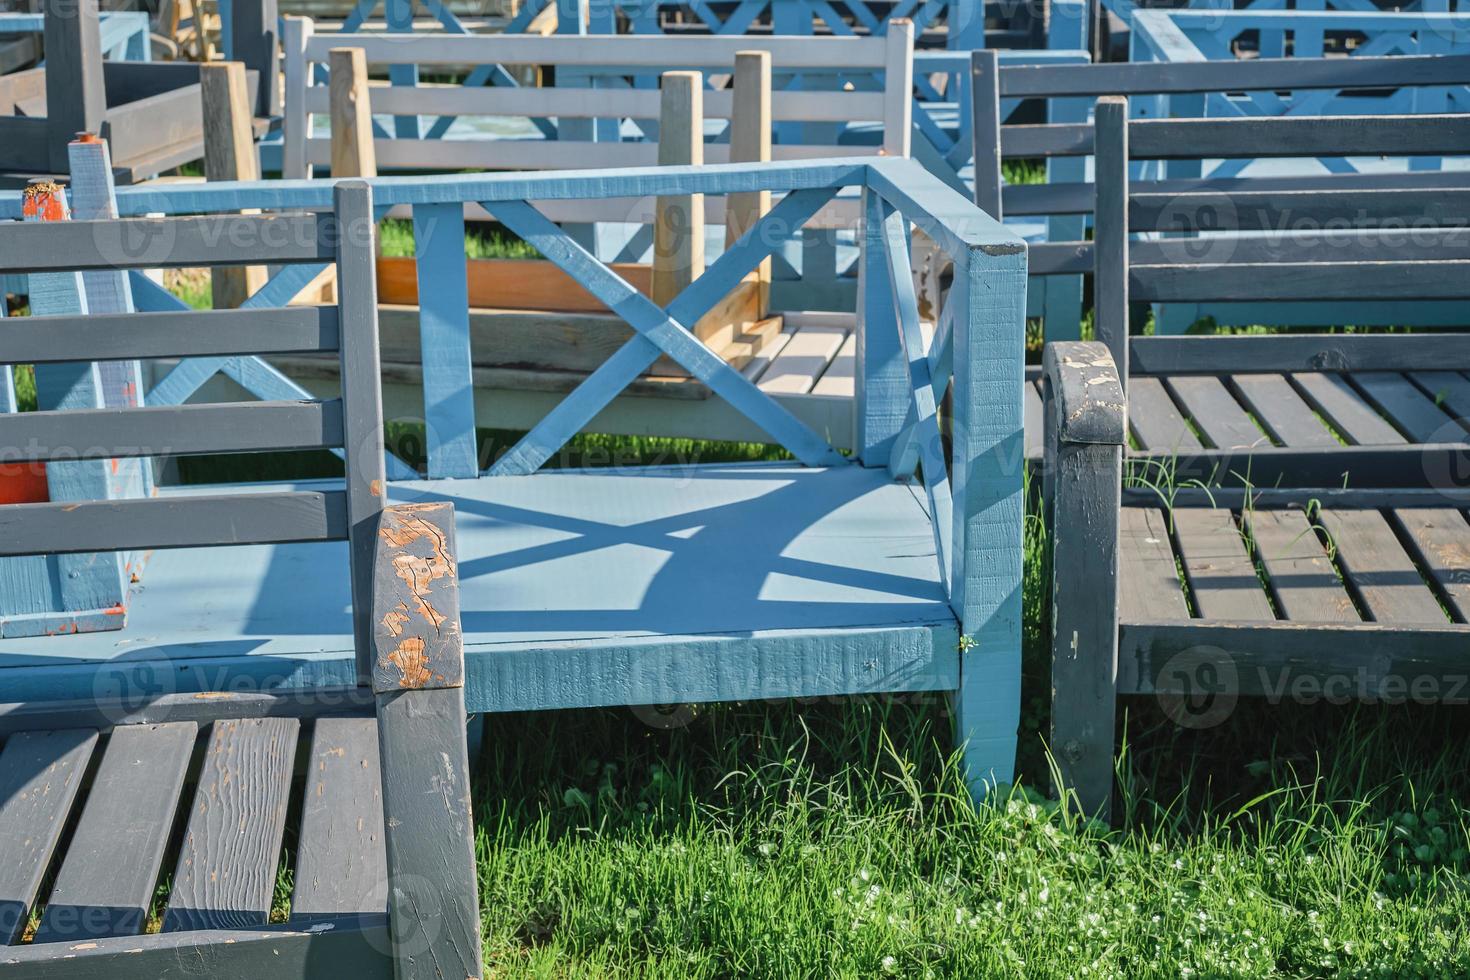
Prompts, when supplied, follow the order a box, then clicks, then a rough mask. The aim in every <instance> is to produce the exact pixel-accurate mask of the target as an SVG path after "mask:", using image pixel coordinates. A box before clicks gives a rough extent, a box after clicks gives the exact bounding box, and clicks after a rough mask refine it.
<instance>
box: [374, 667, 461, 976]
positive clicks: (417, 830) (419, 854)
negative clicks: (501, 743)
mask: <svg viewBox="0 0 1470 980" xmlns="http://www.w3.org/2000/svg"><path fill="white" fill-rule="evenodd" d="M378 744H379V751H380V753H381V755H382V760H383V773H384V778H383V808H384V812H385V814H386V818H385V819H386V822H387V826H386V829H387V854H388V881H389V888H388V911H389V915H390V916H391V919H392V922H393V933H392V936H393V946H392V948H393V959H394V964H395V969H394V976H395V977H396V978H397V980H444V978H450V977H452V978H454V980H458V978H460V977H466V978H478V977H480V976H481V963H480V905H479V889H478V877H477V873H476V870H475V843H474V842H475V830H474V821H473V818H472V816H471V812H470V782H469V757H468V750H467V748H466V744H465V705H464V690H463V689H462V688H459V687H446V688H438V689H433V690H397V691H393V692H391V693H386V694H383V693H380V694H379V695H378Z"/></svg>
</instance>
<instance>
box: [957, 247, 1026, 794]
mask: <svg viewBox="0 0 1470 980" xmlns="http://www.w3.org/2000/svg"><path fill="white" fill-rule="evenodd" d="M955 282H956V284H957V285H959V284H960V283H963V286H962V287H961V289H960V293H961V296H960V298H959V300H960V301H961V302H963V304H964V305H963V307H961V308H959V309H957V310H956V316H955V323H954V344H955V358H954V426H953V440H952V446H953V449H952V452H953V454H954V461H955V465H954V468H953V472H954V478H953V484H952V489H953V494H954V501H955V508H954V528H953V533H952V536H951V541H952V543H953V553H952V554H953V557H952V561H953V566H952V571H951V573H950V583H951V584H950V589H951V595H952V597H953V600H954V606H955V611H956V612H957V613H958V614H959V616H960V622H961V629H962V631H963V633H964V635H965V637H966V638H967V639H966V641H965V645H966V649H965V650H963V651H962V653H961V660H960V689H959V691H958V692H957V693H956V695H955V720H956V724H957V726H958V728H957V737H958V738H959V739H960V740H961V742H962V743H963V744H964V745H965V771H966V778H967V780H968V782H969V784H970V787H971V791H972V792H974V793H976V794H983V793H985V792H987V791H988V790H989V789H990V788H992V787H993V786H995V785H996V784H999V783H1006V782H1009V781H1010V779H1011V777H1012V773H1013V767H1014V765H1015V756H1016V730H1017V726H1018V725H1019V723H1020V703H1021V524H1022V520H1023V516H1024V510H1025V508H1024V501H1023V490H1022V477H1023V472H1024V468H1025V463H1024V440H1023V434H1022V397H1021V396H1022V384H1023V383H1024V374H1025V369H1024V361H1025V315H1026V308H1025V307H1026V252H1025V249H1024V247H1023V246H1021V245H1020V243H1016V246H1015V247H1014V248H1012V249H1009V250H1005V249H1003V248H1000V247H994V246H992V247H989V248H986V247H981V246H977V247H975V248H972V249H967V250H966V251H965V252H964V253H962V254H959V255H956V256H955ZM951 301H952V302H953V301H954V300H953V299H952V300H951Z"/></svg>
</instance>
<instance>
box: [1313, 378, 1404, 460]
mask: <svg viewBox="0 0 1470 980" xmlns="http://www.w3.org/2000/svg"><path fill="white" fill-rule="evenodd" d="M1291 381H1292V384H1294V385H1295V386H1296V388H1297V390H1298V391H1300V392H1301V393H1302V396H1303V397H1304V398H1306V400H1307V401H1308V402H1309V403H1310V404H1311V406H1312V407H1313V408H1315V409H1316V410H1317V411H1319V412H1321V413H1322V415H1323V416H1324V417H1325V418H1326V419H1327V421H1328V422H1329V423H1331V425H1332V427H1333V428H1334V429H1336V430H1337V431H1338V432H1340V433H1341V434H1342V436H1343V438H1345V439H1346V440H1347V441H1348V442H1350V443H1352V444H1353V445H1355V446H1385V445H1402V444H1403V442H1404V437H1403V436H1401V435H1399V433H1398V430H1397V429H1395V428H1394V427H1393V426H1391V425H1389V424H1388V423H1387V422H1385V421H1384V420H1383V418H1382V417H1381V416H1380V415H1379V414H1378V413H1377V412H1375V411H1373V408H1372V406H1370V405H1369V404H1368V403H1367V402H1365V401H1363V398H1362V396H1361V395H1359V394H1358V393H1357V392H1356V391H1354V390H1353V387H1352V386H1351V385H1350V384H1348V383H1347V382H1346V381H1344V380H1343V379H1342V378H1341V377H1340V376H1339V375H1336V374H1316V373H1311V374H1305V373H1302V374H1293V375H1292V376H1291Z"/></svg>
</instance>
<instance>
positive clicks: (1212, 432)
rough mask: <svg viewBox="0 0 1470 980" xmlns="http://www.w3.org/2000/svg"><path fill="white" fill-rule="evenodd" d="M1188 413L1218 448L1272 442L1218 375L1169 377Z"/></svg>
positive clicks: (1169, 386) (1171, 388)
mask: <svg viewBox="0 0 1470 980" xmlns="http://www.w3.org/2000/svg"><path fill="white" fill-rule="evenodd" d="M1164 383H1165V384H1166V385H1167V386H1168V388H1169V391H1170V392H1171V393H1172V394H1173V395H1174V397H1175V398H1176V399H1178V402H1179V404H1181V405H1183V406H1184V410H1185V411H1186V412H1187V413H1188V414H1189V417H1190V418H1191V419H1193V420H1194V422H1195V424H1196V425H1197V426H1199V428H1200V431H1201V432H1203V433H1204V435H1205V438H1206V439H1208V440H1209V441H1210V445H1211V446H1214V447H1215V448H1217V449H1253V448H1255V447H1257V446H1269V445H1270V444H1271V440H1270V437H1269V436H1267V435H1266V434H1265V433H1264V432H1262V431H1261V430H1260V428H1259V427H1258V426H1257V425H1256V424H1255V423H1254V422H1252V421H1251V417H1250V416H1249V415H1248V414H1246V411H1245V409H1243V408H1242V407H1241V406H1240V403H1238V402H1237V401H1236V400H1235V398H1234V397H1233V396H1232V395H1231V394H1230V391H1229V390H1228V389H1227V388H1226V387H1225V385H1224V383H1223V382H1221V381H1220V379H1219V378H1211V377H1206V376H1194V377H1188V376H1187V377H1180V378H1168V379H1166V380H1165V382H1164Z"/></svg>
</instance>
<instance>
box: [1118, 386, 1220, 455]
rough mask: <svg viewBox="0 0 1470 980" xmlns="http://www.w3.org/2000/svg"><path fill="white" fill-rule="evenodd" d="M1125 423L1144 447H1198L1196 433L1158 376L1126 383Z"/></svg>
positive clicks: (1177, 448)
mask: <svg viewBox="0 0 1470 980" xmlns="http://www.w3.org/2000/svg"><path fill="white" fill-rule="evenodd" d="M1128 424H1129V427H1130V428H1132V430H1133V437H1134V438H1135V439H1137V440H1138V444H1139V446H1141V447H1142V448H1144V449H1161V450H1165V451H1170V450H1181V451H1182V450H1186V449H1199V448H1201V447H1202V443H1201V442H1200V441H1199V437H1198V436H1196V435H1195V434H1194V432H1193V431H1192V430H1191V429H1190V428H1189V425H1188V423H1186V422H1185V421H1184V416H1183V414H1181V413H1180V411H1179V408H1178V407H1177V406H1176V405H1175V404H1174V401H1173V399H1171V398H1170V397H1169V393H1168V392H1167V391H1165V390H1164V386H1163V384H1162V383H1161V382H1160V381H1159V380H1158V379H1157V378H1133V379H1132V380H1131V381H1130V382H1129V383H1128Z"/></svg>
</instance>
